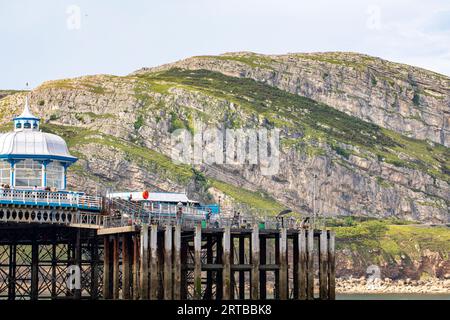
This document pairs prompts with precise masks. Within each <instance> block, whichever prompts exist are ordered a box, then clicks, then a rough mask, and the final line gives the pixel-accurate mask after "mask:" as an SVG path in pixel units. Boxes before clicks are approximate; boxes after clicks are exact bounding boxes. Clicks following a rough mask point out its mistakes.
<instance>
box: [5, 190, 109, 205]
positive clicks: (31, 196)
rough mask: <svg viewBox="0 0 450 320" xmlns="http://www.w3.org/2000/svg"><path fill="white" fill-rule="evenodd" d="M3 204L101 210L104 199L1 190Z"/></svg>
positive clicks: (79, 195)
mask: <svg viewBox="0 0 450 320" xmlns="http://www.w3.org/2000/svg"><path fill="white" fill-rule="evenodd" d="M0 203H1V204H20V205H37V206H51V207H70V208H77V209H84V210H100V209H101V208H102V198H101V197H97V196H88V195H85V194H82V193H77V192H52V191H43V190H20V189H0Z"/></svg>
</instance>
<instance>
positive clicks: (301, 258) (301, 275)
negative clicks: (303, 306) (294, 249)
mask: <svg viewBox="0 0 450 320" xmlns="http://www.w3.org/2000/svg"><path fill="white" fill-rule="evenodd" d="M298 251H299V253H298V267H297V272H298V281H299V284H298V298H299V299H300V300H305V299H306V283H307V279H306V235H305V229H300V230H299V233H298Z"/></svg>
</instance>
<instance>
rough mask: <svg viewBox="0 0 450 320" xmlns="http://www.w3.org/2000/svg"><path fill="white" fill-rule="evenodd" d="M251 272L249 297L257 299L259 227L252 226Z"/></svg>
mask: <svg viewBox="0 0 450 320" xmlns="http://www.w3.org/2000/svg"><path fill="white" fill-rule="evenodd" d="M251 243H252V248H251V250H252V252H251V253H252V272H251V290H250V291H251V293H250V295H251V298H252V300H258V299H259V254H260V251H259V250H260V248H259V227H258V225H255V226H253V230H252V241H251Z"/></svg>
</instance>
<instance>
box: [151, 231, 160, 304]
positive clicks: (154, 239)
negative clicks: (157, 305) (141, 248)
mask: <svg viewBox="0 0 450 320" xmlns="http://www.w3.org/2000/svg"><path fill="white" fill-rule="evenodd" d="M158 287H159V281H158V226H157V225H156V224H152V226H151V232H150V299H151V300H157V299H158Z"/></svg>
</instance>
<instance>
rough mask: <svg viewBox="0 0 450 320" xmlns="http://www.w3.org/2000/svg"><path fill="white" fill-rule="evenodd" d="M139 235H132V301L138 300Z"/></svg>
mask: <svg viewBox="0 0 450 320" xmlns="http://www.w3.org/2000/svg"><path fill="white" fill-rule="evenodd" d="M139 238H140V237H139V235H138V234H134V235H133V300H138V299H139Z"/></svg>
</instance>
